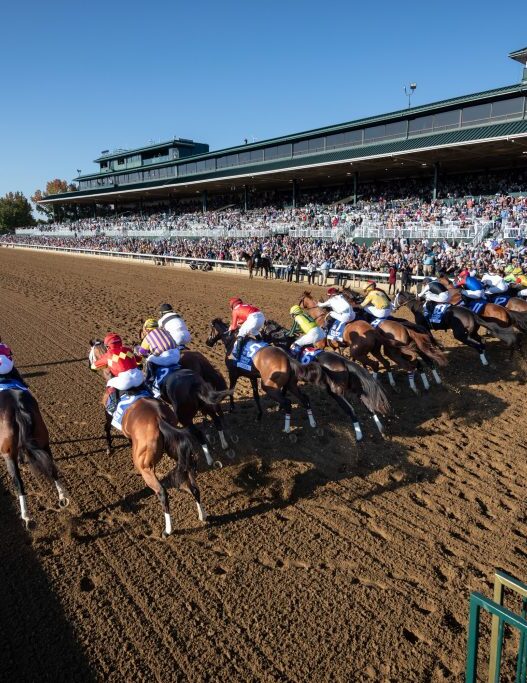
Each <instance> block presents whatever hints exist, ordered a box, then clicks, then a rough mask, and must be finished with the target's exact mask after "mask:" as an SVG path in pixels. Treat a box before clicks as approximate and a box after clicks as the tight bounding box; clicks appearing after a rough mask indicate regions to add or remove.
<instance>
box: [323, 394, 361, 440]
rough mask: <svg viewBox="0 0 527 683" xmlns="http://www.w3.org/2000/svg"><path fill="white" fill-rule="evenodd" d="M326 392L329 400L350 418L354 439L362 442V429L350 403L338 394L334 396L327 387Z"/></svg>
mask: <svg viewBox="0 0 527 683" xmlns="http://www.w3.org/2000/svg"><path fill="white" fill-rule="evenodd" d="M327 392H328V394H329V395H330V396H331V398H332V399H333V400H334V401H336V403H337V404H338V405H339V406H340V408H342V410H343V411H344V412H345V413H346V415H347V416H348V417H349V418H351V421H352V423H353V429H354V430H355V438H356V439H357V441H362V436H363V435H362V429H361V427H360V424H359V420H358V418H357V415H356V413H355V411H354V409H353V406H352V405H351V403H350V402H349V401H348V400H347V399H346V398H344V396H339V395H338V394H335V392H333V391H331V389H330V388H329V387H327Z"/></svg>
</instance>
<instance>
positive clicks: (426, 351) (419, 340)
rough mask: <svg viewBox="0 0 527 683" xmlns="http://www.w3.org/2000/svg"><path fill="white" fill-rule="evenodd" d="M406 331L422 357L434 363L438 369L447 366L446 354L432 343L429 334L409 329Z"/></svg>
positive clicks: (432, 340)
mask: <svg viewBox="0 0 527 683" xmlns="http://www.w3.org/2000/svg"><path fill="white" fill-rule="evenodd" d="M406 329H407V331H408V335H409V336H410V337H411V338H412V339H413V340H414V342H415V343H416V345H417V348H418V349H419V351H420V352H421V353H422V354H423V355H424V356H426V357H427V358H429V359H430V360H432V361H434V363H436V364H437V365H438V366H439V367H440V368H444V367H445V366H446V365H447V364H448V359H447V357H446V354H445V353H444V352H443V351H442V350H441V349H440V348H439V347H438V346H437V345H436V344H435V343H434V337H433V336H432V335H431V334H429V333H420V332H417V331H416V330H413V329H412V328H410V327H407V328H406Z"/></svg>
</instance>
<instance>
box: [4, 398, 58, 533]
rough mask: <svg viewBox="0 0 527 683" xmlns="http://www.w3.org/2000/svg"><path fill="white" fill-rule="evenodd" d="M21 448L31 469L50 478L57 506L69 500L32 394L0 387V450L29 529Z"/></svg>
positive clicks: (22, 515) (32, 523)
mask: <svg viewBox="0 0 527 683" xmlns="http://www.w3.org/2000/svg"><path fill="white" fill-rule="evenodd" d="M24 451H25V453H26V455H27V463H28V465H29V467H30V469H31V471H32V472H33V473H34V474H41V475H44V476H45V477H46V478H47V479H49V481H52V482H53V483H54V484H55V488H56V489H57V493H58V496H59V506H60V507H61V508H65V507H67V506H68V505H69V503H70V501H69V499H68V497H67V495H66V491H65V488H64V484H63V483H62V478H61V476H60V473H59V471H58V469H57V466H56V465H55V463H54V462H53V457H52V455H51V450H50V447H49V433H48V429H47V427H46V424H45V422H44V420H43V418H42V415H41V413H40V410H39V407H38V403H37V401H36V399H35V397H34V396H33V394H31V392H30V391H29V390H18V389H4V390H3V391H0V453H1V454H2V456H3V458H4V461H5V463H6V467H7V471H8V473H9V476H10V477H11V479H12V480H13V484H14V486H15V489H16V492H17V494H18V501H19V504H20V516H21V517H22V519H23V521H24V523H25V525H26V528H28V529H29V528H31V527H32V526H33V525H34V522H33V520H32V519H31V517H30V516H29V513H28V509H27V498H26V491H25V488H24V482H23V481H22V477H21V476H20V468H19V463H20V462H21V461H23V460H22V456H23V452H24Z"/></svg>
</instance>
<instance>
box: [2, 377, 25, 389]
mask: <svg viewBox="0 0 527 683" xmlns="http://www.w3.org/2000/svg"><path fill="white" fill-rule="evenodd" d="M9 389H16V390H17V391H29V389H28V388H27V387H25V386H24V385H23V384H20V382H19V381H18V380H17V379H4V378H2V376H1V375H0V391H9Z"/></svg>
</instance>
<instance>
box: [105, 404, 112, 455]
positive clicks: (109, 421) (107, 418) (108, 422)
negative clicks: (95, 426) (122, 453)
mask: <svg viewBox="0 0 527 683" xmlns="http://www.w3.org/2000/svg"><path fill="white" fill-rule="evenodd" d="M104 435H105V437H106V455H111V453H112V416H111V415H109V414H108V413H107V412H106V411H104Z"/></svg>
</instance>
